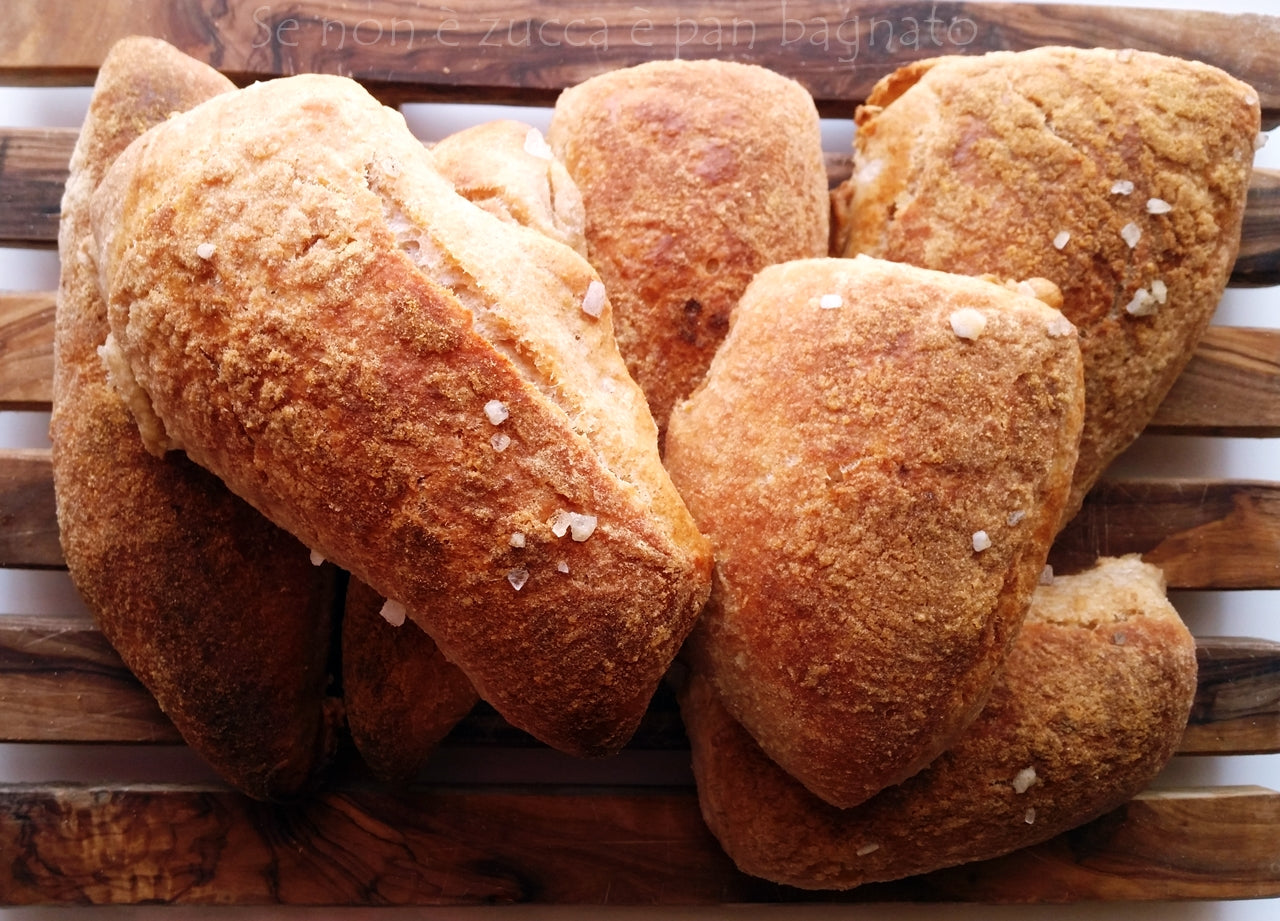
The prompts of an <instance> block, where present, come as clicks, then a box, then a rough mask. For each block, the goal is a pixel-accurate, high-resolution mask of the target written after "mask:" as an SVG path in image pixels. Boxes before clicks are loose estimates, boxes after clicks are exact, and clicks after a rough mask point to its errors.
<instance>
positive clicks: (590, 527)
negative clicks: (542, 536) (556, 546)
mask: <svg viewBox="0 0 1280 921" xmlns="http://www.w3.org/2000/svg"><path fill="white" fill-rule="evenodd" d="M595 530H596V516H595V515H583V514H580V513H578V512H566V511H563V510H562V511H559V512H556V517H555V520H553V521H552V522H551V533H552V534H554V535H555V536H556V537H564V536H565V534H566V533H567V534H568V535H569V536H570V537H572V538H573V539H574V540H576V541H578V542H579V543H581V542H582V541H584V540H586V539H587V538H588V537H590V536H591V535H592V534H594V533H595Z"/></svg>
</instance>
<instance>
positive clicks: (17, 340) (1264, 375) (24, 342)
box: [0, 291, 1280, 438]
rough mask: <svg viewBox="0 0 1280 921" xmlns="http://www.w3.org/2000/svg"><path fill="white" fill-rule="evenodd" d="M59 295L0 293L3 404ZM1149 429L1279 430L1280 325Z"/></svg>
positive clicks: (44, 338) (30, 392)
mask: <svg viewBox="0 0 1280 921" xmlns="http://www.w3.org/2000/svg"><path fill="white" fill-rule="evenodd" d="M54 297H55V295H54V294H53V292H51V291H35V292H20V293H7V294H6V293H0V410H5V409H9V410H35V411H48V409H49V401H50V398H51V395H52V393H51V389H52V378H53V322H54ZM1150 429H1151V430H1152V431H1155V432H1159V433H1163V434H1184V435H1222V436H1234V437H1265V438H1272V437H1277V436H1280V330H1274V329H1256V328H1248V327H1230V326H1213V327H1210V328H1209V329H1208V331H1207V332H1206V333H1205V336H1204V338H1203V339H1202V340H1201V342H1200V345H1199V347H1198V348H1197V349H1196V352H1195V355H1194V356H1193V357H1192V359H1191V362H1190V364H1189V365H1188V367H1187V369H1186V370H1185V371H1184V372H1183V373H1182V376H1181V377H1180V378H1179V380H1178V382H1177V383H1176V384H1175V385H1174V388H1173V390H1172V392H1170V394H1169V396H1168V397H1166V398H1165V401H1164V403H1162V404H1161V406H1160V409H1159V410H1158V411H1157V413H1156V416H1155V418H1154V419H1152V421H1151V424H1150Z"/></svg>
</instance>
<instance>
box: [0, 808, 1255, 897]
mask: <svg viewBox="0 0 1280 921" xmlns="http://www.w3.org/2000/svg"><path fill="white" fill-rule="evenodd" d="M1277 823H1280V794H1276V793H1273V792H1271V791H1269V790H1263V789H1259V788H1236V789H1232V790H1230V791H1227V792H1222V791H1214V792H1210V791H1205V790H1182V791H1169V792H1163V793H1147V794H1144V795H1142V796H1140V797H1138V798H1137V799H1135V800H1134V801H1132V802H1131V803H1129V804H1128V805H1126V806H1124V807H1121V808H1120V809H1118V810H1116V811H1114V812H1112V813H1109V814H1107V815H1105V816H1103V817H1102V818H1100V819H1097V820H1095V821H1094V822H1091V823H1089V824H1088V825H1085V826H1083V827H1081V828H1079V829H1077V830H1076V831H1073V832H1069V833H1067V834H1064V835H1062V836H1059V837H1058V838H1055V839H1053V840H1051V841H1048V842H1046V843H1045V844H1042V845H1039V846H1037V847H1033V848H1029V849H1027V850H1025V851H1019V852H1016V853H1015V854H1012V855H1009V856H1008V857H1004V858H998V859H996V860H991V861H985V862H983V863H978V864H970V865H968V866H965V867H962V868H957V869H954V870H944V871H940V872H937V873H933V874H929V875H927V876H922V877H916V878H914V879H910V880H904V881H901V882H897V883H890V884H882V885H874V886H865V887H862V888H860V889H855V890H853V891H852V892H849V893H844V894H838V893H837V894H832V893H805V892H800V891H798V890H791V889H788V888H786V887H782V886H776V885H773V884H769V883H765V882H762V881H760V880H755V879H751V878H749V877H746V876H744V875H742V874H741V873H738V872H737V871H736V870H735V869H734V868H733V867H732V865H731V864H730V862H729V860H728V858H727V857H725V856H724V854H723V853H722V852H721V851H720V849H719V846H718V845H717V844H716V842H715V840H714V839H713V838H712V837H711V835H710V833H709V832H708V831H707V830H706V828H705V826H704V825H703V824H702V819H701V817H700V815H699V813H698V806H697V801H696V799H695V798H694V797H693V795H692V794H691V792H689V791H687V790H677V791H669V792H668V791H662V790H655V791H650V792H628V791H626V790H608V791H581V790H578V791H572V790H565V791H561V792H560V793H558V794H548V793H546V792H542V791H530V790H509V789H501V788H495V789H491V790H483V789H478V790H467V791H463V790H447V789H441V788H435V789H431V788H428V789H415V790H403V791H397V792H388V791H378V790H369V789H353V790H349V791H342V792H331V793H327V794H323V795H321V796H317V797H315V798H312V799H310V800H307V801H306V802H304V803H300V804H296V805H291V806H270V805H264V804H261V803H253V802H251V801H249V800H247V799H245V798H243V797H240V796H238V795H236V794H233V793H229V792H226V791H222V790H216V789H196V788H184V787H159V786H151V787H136V788H130V787H125V788H92V787H76V786H66V785H55V784H49V785H39V786H16V787H13V786H11V787H0V892H3V893H5V894H6V898H7V900H8V902H9V904H15V905H27V904H39V903H53V904H73V903H74V904H98V905H104V904H121V903H127V904H136V903H139V902H154V903H162V904H208V903H217V904H227V905H263V904H269V905H274V904H280V905H311V906H319V905H335V904H360V905H464V904H509V903H532V904H560V905H599V906H605V905H617V906H621V905H682V904H684V905H701V904H714V903H722V902H799V901H824V902H833V901H895V900H914V901H940V900H947V901H981V902H990V903H1025V902H1074V901H1081V900H1092V899H1104V898H1105V899H1127V900H1143V899H1177V898H1215V899H1223V898H1249V897H1264V896H1269V895H1275V894H1277V893H1280V838H1277V836H1276V835H1275V834H1274V829H1275V827H1276V826H1277ZM1135 855H1140V856H1141V858H1142V859H1141V860H1138V861H1135V860H1134V856H1135Z"/></svg>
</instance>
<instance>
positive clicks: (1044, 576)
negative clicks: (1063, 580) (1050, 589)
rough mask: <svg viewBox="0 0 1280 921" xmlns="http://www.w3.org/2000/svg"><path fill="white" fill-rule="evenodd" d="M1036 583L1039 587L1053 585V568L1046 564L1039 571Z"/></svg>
mask: <svg viewBox="0 0 1280 921" xmlns="http://www.w3.org/2000/svg"><path fill="white" fill-rule="evenodd" d="M1036 581H1037V582H1039V583H1040V584H1041V585H1052V584H1053V567H1052V566H1050V565H1049V564H1048V563H1046V564H1045V567H1044V569H1042V570H1040V578H1039V579H1037V580H1036Z"/></svg>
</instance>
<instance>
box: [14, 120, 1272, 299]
mask: <svg viewBox="0 0 1280 921" xmlns="http://www.w3.org/2000/svg"><path fill="white" fill-rule="evenodd" d="M76 135H77V132H76V130H75V129H72V128H2V127H0V245H9V246H34V247H49V246H54V245H56V244H57V239H58V213H59V209H60V206H61V202H62V187H63V185H64V183H65V182H66V175H67V163H68V162H69V160H70V158H71V149H72V148H73V147H74V146H75V141H76ZM849 172H850V156H849V154H848V153H847V152H832V153H828V155H827V178H828V182H829V183H830V184H831V185H833V186H834V185H836V184H838V183H840V182H842V181H843V180H844V179H846V178H848V176H849ZM1241 235H1242V239H1243V242H1242V245H1241V252H1240V258H1239V260H1237V262H1236V266H1235V269H1234V270H1233V272H1232V275H1231V282H1230V283H1231V284H1232V285H1235V286H1244V287H1257V286H1260V285H1274V284H1280V171H1278V170H1268V169H1256V170H1254V173H1253V179H1252V181H1251V183H1250V186H1249V199H1248V203H1247V207H1246V210H1245V218H1244V227H1243V229H1242V231H1241ZM0 287H3V279H0Z"/></svg>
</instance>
